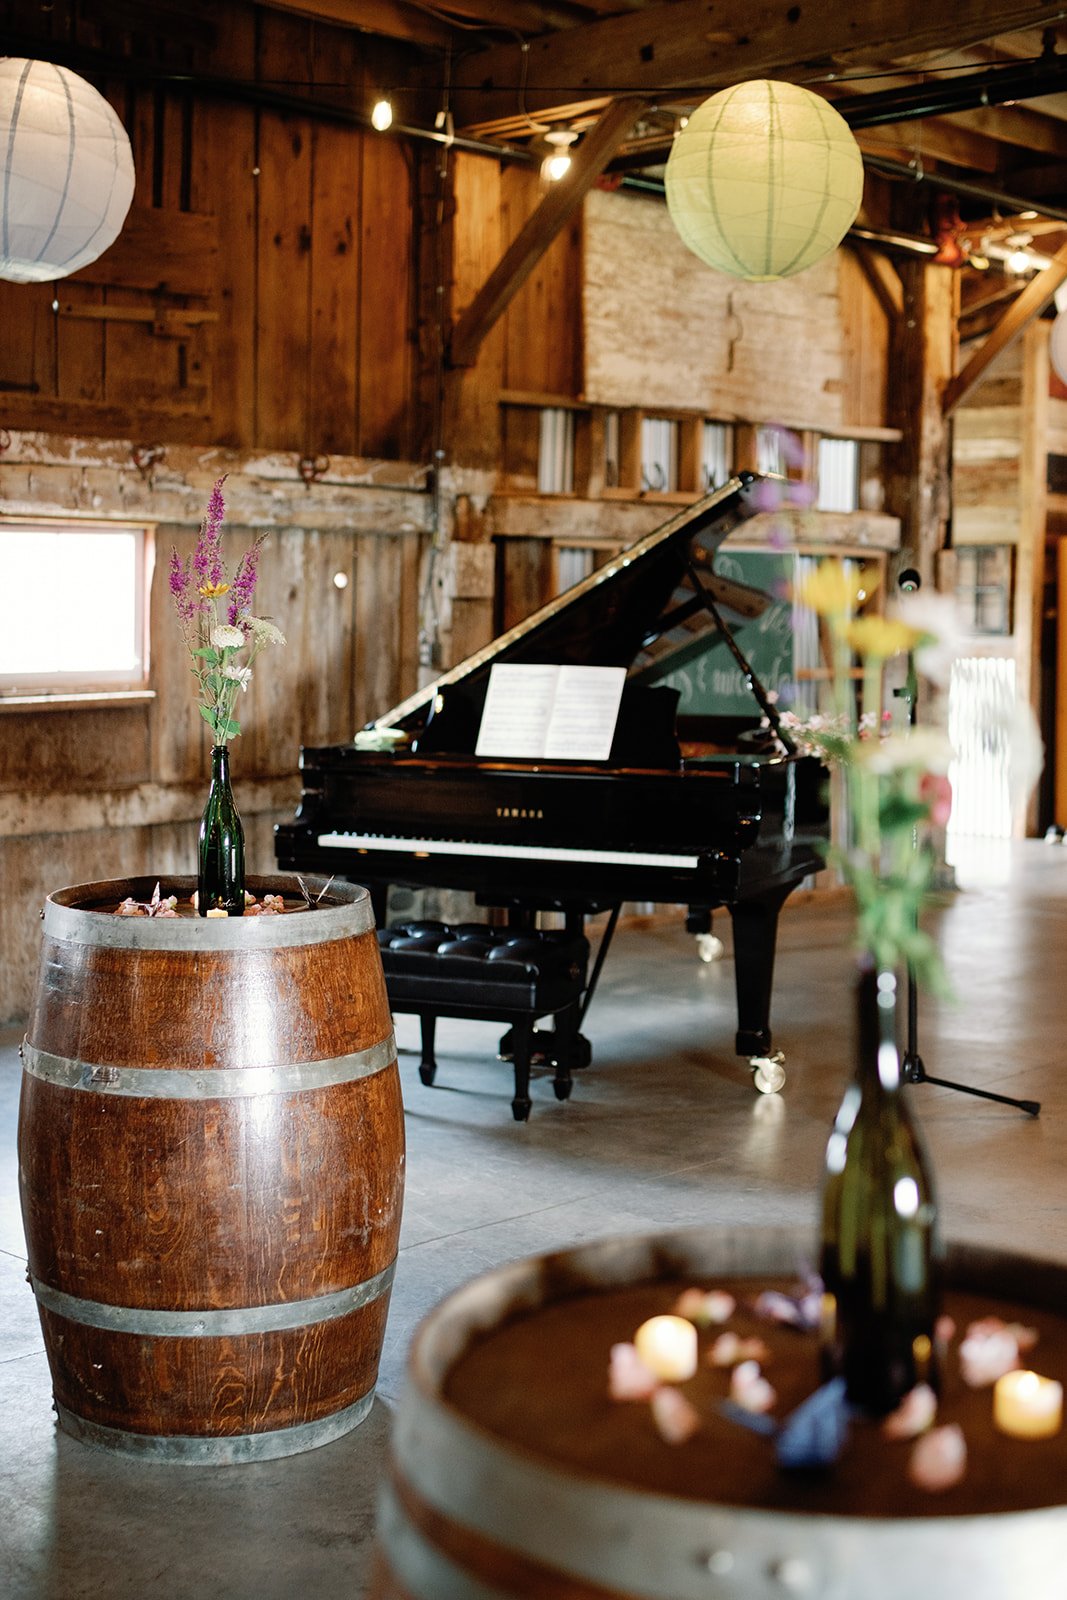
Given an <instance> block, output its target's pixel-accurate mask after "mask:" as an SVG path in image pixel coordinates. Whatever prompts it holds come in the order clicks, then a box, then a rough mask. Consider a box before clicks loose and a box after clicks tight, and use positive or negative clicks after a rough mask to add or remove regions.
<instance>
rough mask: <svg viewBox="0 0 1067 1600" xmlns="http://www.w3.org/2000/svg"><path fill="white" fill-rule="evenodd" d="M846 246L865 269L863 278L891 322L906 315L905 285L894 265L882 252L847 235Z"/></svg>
mask: <svg viewBox="0 0 1067 1600" xmlns="http://www.w3.org/2000/svg"><path fill="white" fill-rule="evenodd" d="M843 242H844V244H845V245H846V246H847V247H848V249H849V250H851V251H852V253H853V255H854V256H855V257H856V260H857V261H858V262H859V264H860V266H861V267H862V268H863V276H864V277H865V278H866V279H867V282H868V283H869V284H870V286H871V288H872V289H873V290H874V295H875V299H876V300H877V301H878V304H879V305H880V306H881V308H882V311H883V313H884V315H885V317H886V319H887V320H888V321H889V322H892V321H893V320H894V318H896V317H902V316H903V315H904V285H903V284H902V283H901V281H900V274H899V273H898V272H897V270H896V268H895V267H894V266H893V263H892V262H891V261H890V260H889V259H888V257H887V256H884V255H883V254H882V252H881V251H880V250H872V249H871V248H870V247H869V245H866V244H864V243H863V241H862V240H861V239H851V238H849V236H848V235H847V234H846V235H845V238H844V241H843Z"/></svg>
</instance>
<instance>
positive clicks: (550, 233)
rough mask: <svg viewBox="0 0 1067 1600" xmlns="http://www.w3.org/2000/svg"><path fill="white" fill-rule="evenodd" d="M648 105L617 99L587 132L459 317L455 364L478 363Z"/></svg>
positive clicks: (454, 338)
mask: <svg viewBox="0 0 1067 1600" xmlns="http://www.w3.org/2000/svg"><path fill="white" fill-rule="evenodd" d="M643 110H644V101H643V100H637V99H633V98H627V99H623V100H616V101H614V102H613V103H612V104H611V105H610V106H609V107H608V109H607V110H606V111H605V112H604V114H603V116H602V117H601V118H600V120H599V121H598V122H597V123H596V125H595V127H593V128H592V129H591V130H590V132H589V133H587V134H586V136H585V138H584V139H583V140H582V142H581V144H580V145H579V146H578V147H577V150H576V151H575V154H574V158H573V160H572V162H571V169H570V171H569V172H568V173H567V175H566V177H564V178H561V179H560V180H559V182H558V183H554V184H553V185H552V187H551V188H550V189H549V191H548V193H547V194H546V195H545V198H544V199H543V200H542V202H541V204H540V205H539V206H538V208H537V210H536V211H535V212H534V213H533V214H532V216H530V217H528V218H527V220H526V222H525V223H524V225H523V226H522V227H521V228H520V229H519V232H518V233H517V234H516V236H515V238H514V239H513V240H512V242H511V244H510V245H509V246H508V248H507V249H506V250H505V251H504V254H503V255H502V256H501V258H500V260H499V261H498V263H497V265H496V266H495V267H494V268H493V271H492V272H491V273H490V274H489V277H488V278H487V279H486V281H485V283H484V284H483V285H482V287H481V289H479V291H478V293H477V294H476V295H475V297H474V299H473V300H472V301H471V303H470V305H469V306H468V307H467V309H466V310H465V311H464V312H463V314H462V315H461V316H460V318H459V320H458V321H457V323H456V325H455V328H454V330H453V333H452V342H451V348H450V350H449V359H450V361H451V364H452V365H453V366H454V367H470V366H473V365H474V362H475V360H476V359H477V355H478V349H479V346H480V345H481V342H482V340H483V339H484V338H485V336H486V334H487V333H488V332H489V330H490V328H491V327H492V326H493V324H494V323H495V322H496V321H497V319H498V318H499V317H500V316H502V314H503V313H504V311H505V310H506V309H507V307H508V305H509V304H510V302H511V300H512V299H513V298H514V296H515V295H516V294H517V293H518V291H519V289H521V288H522V285H523V284H524V283H525V282H526V279H527V278H528V277H529V276H530V273H531V272H532V271H533V269H534V267H535V266H536V265H537V263H538V261H539V260H540V259H541V257H542V256H543V255H544V253H545V251H546V250H547V249H548V247H549V245H550V244H551V243H552V241H553V239H554V238H555V237H556V235H557V234H558V233H559V232H560V230H561V228H563V227H564V226H565V225H566V223H567V221H568V220H569V219H570V217H571V216H572V215H573V213H574V212H575V210H576V209H577V208H578V206H579V205H580V203H581V201H582V199H583V198H584V196H585V195H586V194H587V193H588V191H589V190H590V189H591V188H592V186H593V184H594V183H595V182H596V180H597V178H598V177H599V176H600V174H601V173H602V172H603V170H604V168H605V167H606V166H607V164H608V162H609V161H610V160H611V158H612V156H613V155H614V154H615V152H616V150H617V149H618V148H619V146H620V145H621V144H622V142H623V140H624V139H625V138H626V135H627V134H628V133H629V131H630V129H631V128H632V127H633V125H634V123H635V122H636V121H637V118H638V117H639V116H640V114H641V112H642V111H643Z"/></svg>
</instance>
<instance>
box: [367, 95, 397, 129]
mask: <svg viewBox="0 0 1067 1600" xmlns="http://www.w3.org/2000/svg"><path fill="white" fill-rule="evenodd" d="M370 120H371V127H373V128H377V130H378V132H379V133H384V132H385V130H386V128H390V127H392V125H393V108H392V106H391V105H390V103H389V101H388V100H378V101H376V102H375V106H374V110H373V111H372V112H371V114H370Z"/></svg>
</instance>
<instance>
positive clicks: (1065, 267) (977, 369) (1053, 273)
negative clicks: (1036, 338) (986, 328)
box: [941, 245, 1067, 417]
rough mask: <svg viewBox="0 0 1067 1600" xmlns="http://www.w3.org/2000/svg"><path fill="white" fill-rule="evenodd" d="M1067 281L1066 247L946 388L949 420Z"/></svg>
mask: <svg viewBox="0 0 1067 1600" xmlns="http://www.w3.org/2000/svg"><path fill="white" fill-rule="evenodd" d="M1065 278H1067V245H1064V247H1063V249H1062V250H1060V251H1058V252H1057V254H1056V255H1054V256H1053V258H1052V265H1051V266H1050V267H1046V268H1045V270H1044V272H1039V273H1038V274H1037V276H1036V277H1033V278H1031V279H1030V282H1029V283H1028V284H1027V285H1026V288H1025V289H1024V290H1023V291H1022V293H1021V294H1020V295H1019V297H1018V299H1017V300H1014V301H1013V302H1012V304H1011V305H1010V306H1009V307H1008V309H1007V311H1005V313H1004V315H1003V316H1002V317H1001V319H1000V321H999V322H998V323H997V325H996V327H995V328H994V329H993V331H992V333H991V334H990V335H989V337H988V338H987V339H986V340H985V342H984V344H983V345H982V347H981V349H979V350H976V351H975V352H974V355H973V356H972V357H971V359H970V360H969V361H968V362H967V365H966V366H965V367H964V368H963V370H962V372H958V373H957V374H956V376H955V377H954V378H953V379H952V380H951V382H950V383H948V384H946V386H945V393H944V396H943V398H942V401H941V407H942V411H943V412H944V415H945V416H946V417H949V416H951V415H952V413H953V411H955V409H956V407H957V406H958V405H959V404H960V401H961V400H963V399H964V398H965V397H966V396H967V395H968V394H969V393H970V392H971V390H972V389H973V388H974V386H975V384H976V383H977V382H978V380H979V379H980V378H981V376H982V374H983V372H985V370H986V368H987V367H988V366H989V365H990V363H991V362H992V361H994V360H995V359H996V357H997V356H999V354H1000V352H1001V351H1002V350H1006V349H1007V347H1008V345H1010V344H1011V343H1012V342H1013V341H1014V340H1015V339H1017V338H1018V336H1019V334H1020V333H1022V331H1023V329H1024V328H1025V327H1026V325H1027V323H1029V322H1032V321H1033V319H1034V318H1035V317H1038V316H1040V315H1041V313H1042V311H1044V309H1045V307H1046V306H1047V305H1048V304H1049V302H1050V300H1051V299H1052V297H1053V295H1054V294H1055V293H1056V290H1057V289H1058V288H1059V286H1060V284H1061V283H1062V282H1063V281H1064V279H1065Z"/></svg>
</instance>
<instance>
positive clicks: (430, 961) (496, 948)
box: [378, 922, 589, 1122]
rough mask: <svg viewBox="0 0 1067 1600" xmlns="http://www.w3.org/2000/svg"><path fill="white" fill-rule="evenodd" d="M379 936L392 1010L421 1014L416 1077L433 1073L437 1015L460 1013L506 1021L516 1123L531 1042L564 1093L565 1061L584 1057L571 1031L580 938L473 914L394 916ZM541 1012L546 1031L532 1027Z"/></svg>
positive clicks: (585, 957) (582, 974)
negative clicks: (490, 922) (498, 923)
mask: <svg viewBox="0 0 1067 1600" xmlns="http://www.w3.org/2000/svg"><path fill="white" fill-rule="evenodd" d="M378 944H379V947H380V949H381V954H382V969H383V971H384V973H385V986H386V989H387V991H388V994H389V1005H390V1007H391V1009H392V1010H393V1011H394V1012H405V1013H410V1014H414V1015H415V1016H417V1017H418V1018H419V1021H420V1025H421V1032H422V1062H421V1064H420V1066H419V1077H420V1078H421V1079H422V1081H423V1083H425V1084H431V1083H433V1081H434V1078H435V1076H436V1074H437V1061H436V1059H435V1057H434V1033H435V1029H436V1026H437V1019H438V1017H465V1018H474V1019H476V1020H486V1021H490V1022H506V1023H509V1024H510V1028H509V1032H508V1033H507V1034H505V1036H504V1038H503V1039H502V1040H501V1055H502V1056H503V1057H504V1058H505V1059H507V1058H508V1056H509V1055H510V1057H511V1059H512V1060H513V1062H514V1068H515V1097H514V1099H513V1100H512V1102H511V1110H512V1113H513V1115H514V1117H515V1120H516V1122H525V1121H526V1120H527V1118H528V1117H529V1115H530V1104H531V1102H530V1066H531V1063H532V1061H533V1058H534V1051H535V1048H536V1050H537V1051H538V1053H539V1054H540V1055H541V1056H542V1058H543V1059H544V1060H545V1061H546V1062H547V1063H548V1064H549V1065H550V1066H552V1067H553V1069H554V1074H555V1075H554V1077H553V1080H552V1087H553V1089H554V1090H555V1094H556V1099H557V1100H567V1099H569V1097H570V1092H571V1069H572V1068H574V1067H584V1066H586V1065H587V1064H588V1061H589V1046H588V1043H587V1041H586V1040H585V1039H583V1038H582V1036H581V1034H580V1033H579V1032H578V1024H579V1020H580V1016H581V999H582V993H583V991H584V989H585V984H586V969H587V966H588V963H589V942H588V940H587V939H583V938H574V937H572V936H571V935H570V934H567V933H564V932H558V933H557V932H551V931H550V932H544V933H538V932H521V933H520V932H517V931H516V930H515V929H513V928H490V927H488V926H486V925H485V924H483V923H473V922H472V923H462V924H460V925H459V926H458V927H456V926H450V925H449V924H447V923H444V922H401V923H394V924H393V925H392V926H391V927H388V928H379V930H378ZM539 1017H553V1018H554V1019H555V1022H554V1026H553V1029H552V1030H551V1031H545V1032H538V1033H536V1034H535V1029H534V1024H535V1023H536V1022H537V1020H538V1018H539ZM535 1039H536V1045H535Z"/></svg>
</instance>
